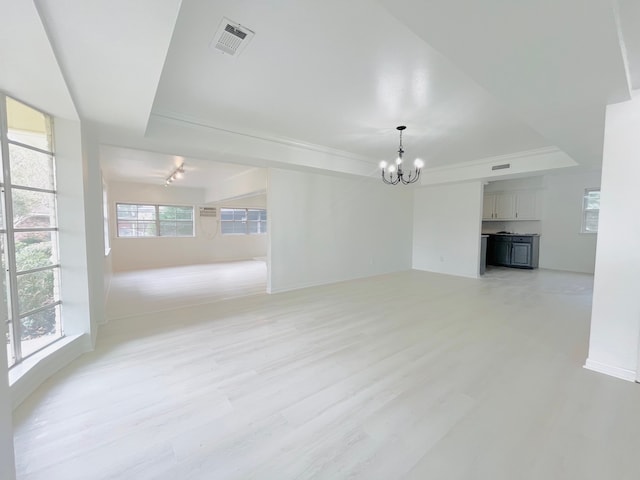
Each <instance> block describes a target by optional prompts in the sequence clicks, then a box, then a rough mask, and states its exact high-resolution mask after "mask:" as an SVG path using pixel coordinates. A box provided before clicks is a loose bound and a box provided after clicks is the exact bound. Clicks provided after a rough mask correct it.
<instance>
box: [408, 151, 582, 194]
mask: <svg viewBox="0 0 640 480" xmlns="http://www.w3.org/2000/svg"><path fill="white" fill-rule="evenodd" d="M505 163H508V164H509V168H506V169H501V170H492V169H491V167H493V166H494V165H497V164H498V165H499V164H505ZM577 165H578V163H577V162H576V161H575V160H573V159H572V158H571V157H570V156H569V155H567V154H566V153H565V152H563V151H562V150H560V149H559V148H556V147H547V148H539V149H535V150H527V151H522V152H516V153H512V154H508V155H499V156H495V157H487V158H481V159H478V160H473V161H471V162H464V163H459V164H454V165H451V166H447V167H436V168H427V169H425V170H423V176H422V179H421V181H420V185H423V186H424V185H435V184H440V183H451V182H460V181H470V180H489V179H492V180H495V179H498V178H508V177H512V176H522V175H526V174H536V173H537V174H541V173H543V172H548V171H553V170H556V169H562V168H568V167H575V166H577Z"/></svg>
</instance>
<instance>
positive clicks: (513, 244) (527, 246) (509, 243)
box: [487, 235, 540, 268]
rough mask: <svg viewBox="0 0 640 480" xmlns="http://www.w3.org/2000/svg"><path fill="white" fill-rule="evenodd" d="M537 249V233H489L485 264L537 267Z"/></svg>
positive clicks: (538, 248)
mask: <svg viewBox="0 0 640 480" xmlns="http://www.w3.org/2000/svg"><path fill="white" fill-rule="evenodd" d="M539 250H540V236H538V235H489V245H488V252H487V264H489V265H501V266H503V267H515V268H538V256H539Z"/></svg>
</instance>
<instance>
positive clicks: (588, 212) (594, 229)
mask: <svg viewBox="0 0 640 480" xmlns="http://www.w3.org/2000/svg"><path fill="white" fill-rule="evenodd" d="M599 217H600V189H599V188H586V189H585V190H584V197H583V199H582V233H598V219H599Z"/></svg>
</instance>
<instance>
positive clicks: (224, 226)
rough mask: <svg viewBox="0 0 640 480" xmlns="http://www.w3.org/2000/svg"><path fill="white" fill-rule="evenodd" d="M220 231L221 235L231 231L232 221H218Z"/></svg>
mask: <svg viewBox="0 0 640 480" xmlns="http://www.w3.org/2000/svg"><path fill="white" fill-rule="evenodd" d="M220 231H221V232H222V234H223V235H226V234H229V233H233V222H220Z"/></svg>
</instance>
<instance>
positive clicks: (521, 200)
mask: <svg viewBox="0 0 640 480" xmlns="http://www.w3.org/2000/svg"><path fill="white" fill-rule="evenodd" d="M537 207H538V193H537V192H536V191H523V192H518V193H517V194H516V220H538V219H539V218H540V216H539V215H538V208H537Z"/></svg>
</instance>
